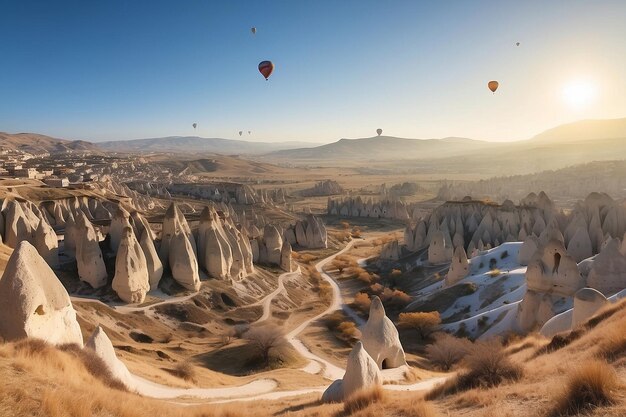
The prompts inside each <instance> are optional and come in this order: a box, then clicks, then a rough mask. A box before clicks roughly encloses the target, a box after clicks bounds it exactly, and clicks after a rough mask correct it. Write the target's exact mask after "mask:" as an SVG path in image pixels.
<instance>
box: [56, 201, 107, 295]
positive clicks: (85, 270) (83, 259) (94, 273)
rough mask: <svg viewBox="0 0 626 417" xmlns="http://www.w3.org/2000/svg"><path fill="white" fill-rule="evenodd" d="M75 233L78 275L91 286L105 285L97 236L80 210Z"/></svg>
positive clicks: (105, 274) (102, 261) (103, 266)
mask: <svg viewBox="0 0 626 417" xmlns="http://www.w3.org/2000/svg"><path fill="white" fill-rule="evenodd" d="M68 223H69V221H68ZM66 227H67V225H66ZM76 235H77V236H78V241H77V245H76V265H77V267H78V277H79V278H80V280H81V281H84V282H86V283H88V284H89V285H91V286H92V287H93V288H100V287H103V286H105V285H106V284H107V280H108V274H107V270H106V266H105V264H104V259H103V258H102V251H101V250H100V245H99V243H98V238H97V236H96V232H95V230H94V228H93V226H92V225H91V222H90V221H89V220H88V219H87V217H86V216H85V214H84V213H82V212H80V213H79V214H78V218H77V224H76Z"/></svg>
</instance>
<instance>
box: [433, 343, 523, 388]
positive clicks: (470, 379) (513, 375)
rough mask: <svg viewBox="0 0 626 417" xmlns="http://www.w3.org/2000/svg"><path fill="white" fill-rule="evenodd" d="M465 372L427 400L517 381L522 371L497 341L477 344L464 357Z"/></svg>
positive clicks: (450, 380)
mask: <svg viewBox="0 0 626 417" xmlns="http://www.w3.org/2000/svg"><path fill="white" fill-rule="evenodd" d="M464 365H465V367H466V370H465V371H463V372H461V373H459V374H457V376H456V377H454V378H451V379H448V380H447V381H446V382H445V383H443V384H442V385H439V386H437V387H436V388H434V389H433V390H431V391H430V392H429V393H428V394H427V396H426V398H427V399H435V398H439V397H442V396H445V395H449V394H455V393H457V392H461V391H466V390H469V389H473V388H490V387H494V386H496V385H500V384H501V383H502V382H504V381H517V380H518V379H520V378H521V377H522V373H523V371H522V368H521V367H520V366H519V365H517V364H515V363H513V362H512V361H511V360H510V359H509V357H508V356H507V355H506V354H505V353H504V349H503V348H502V345H501V344H500V342H499V341H489V342H478V343H475V344H474V345H473V346H472V349H471V351H470V353H469V354H468V355H467V356H466V357H465V360H464Z"/></svg>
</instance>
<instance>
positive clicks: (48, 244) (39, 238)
mask: <svg viewBox="0 0 626 417" xmlns="http://www.w3.org/2000/svg"><path fill="white" fill-rule="evenodd" d="M35 248H37V252H39V255H41V257H42V258H44V259H45V261H46V262H47V263H48V265H50V267H51V268H58V267H59V240H58V238H57V234H56V233H55V232H54V229H52V226H50V225H49V224H48V222H47V221H46V220H45V219H44V218H43V217H41V218H40V220H39V226H38V227H37V230H36V231H35Z"/></svg>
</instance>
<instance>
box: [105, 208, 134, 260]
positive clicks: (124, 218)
mask: <svg viewBox="0 0 626 417" xmlns="http://www.w3.org/2000/svg"><path fill="white" fill-rule="evenodd" d="M127 227H130V213H129V212H127V211H126V210H124V208H123V207H122V206H121V205H120V206H118V208H117V210H116V212H115V215H114V216H113V219H111V227H110V228H109V235H110V236H111V250H112V251H113V253H117V249H118V247H119V246H120V242H121V241H122V239H124V235H125V232H124V231H125V230H126V228H127Z"/></svg>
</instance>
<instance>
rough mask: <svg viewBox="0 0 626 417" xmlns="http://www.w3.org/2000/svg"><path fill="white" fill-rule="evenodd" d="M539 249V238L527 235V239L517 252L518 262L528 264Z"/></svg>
mask: <svg viewBox="0 0 626 417" xmlns="http://www.w3.org/2000/svg"><path fill="white" fill-rule="evenodd" d="M538 249H539V239H537V238H536V237H535V236H533V235H530V236H526V239H524V243H522V246H521V247H520V250H519V252H518V253H517V263H518V264H520V265H528V263H529V262H530V260H531V259H532V257H533V256H534V255H535V253H536V252H537V250H538Z"/></svg>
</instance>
